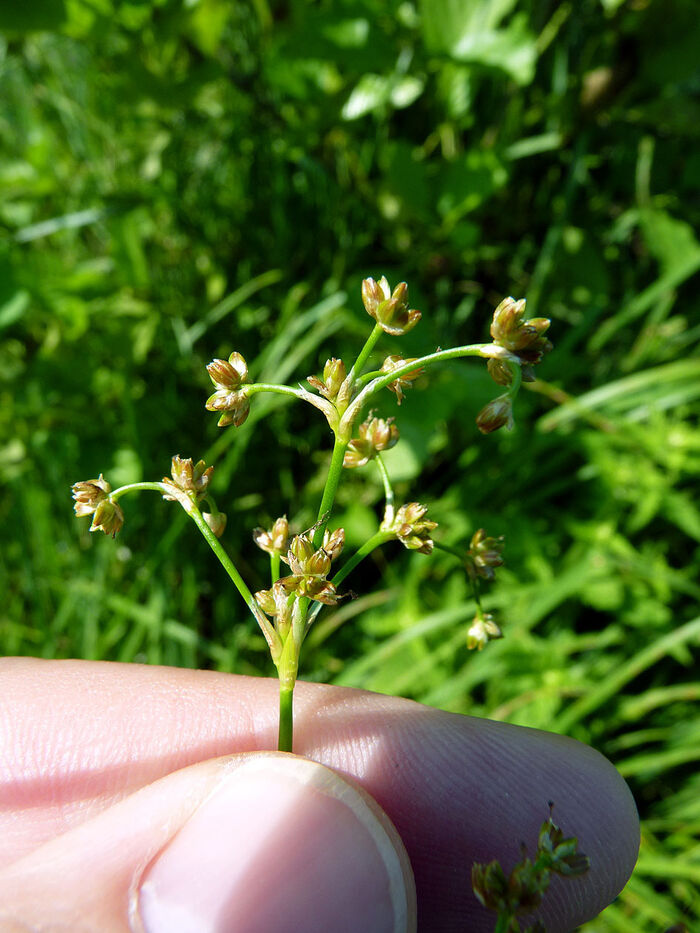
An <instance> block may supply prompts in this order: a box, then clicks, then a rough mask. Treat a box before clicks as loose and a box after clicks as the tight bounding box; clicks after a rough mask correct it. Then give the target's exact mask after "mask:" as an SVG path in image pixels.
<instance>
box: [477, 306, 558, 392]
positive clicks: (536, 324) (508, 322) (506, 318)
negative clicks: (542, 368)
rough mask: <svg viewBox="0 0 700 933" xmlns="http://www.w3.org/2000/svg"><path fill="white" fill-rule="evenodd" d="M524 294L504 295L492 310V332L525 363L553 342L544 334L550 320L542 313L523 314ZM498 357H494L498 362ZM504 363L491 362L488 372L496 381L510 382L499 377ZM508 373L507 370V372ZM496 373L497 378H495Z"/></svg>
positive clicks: (502, 375) (534, 360)
mask: <svg viewBox="0 0 700 933" xmlns="http://www.w3.org/2000/svg"><path fill="white" fill-rule="evenodd" d="M525 304H526V301H525V299H524V298H521V299H520V300H519V301H516V300H515V299H514V298H504V299H503V301H502V302H501V303H500V304H499V306H498V307H497V308H496V310H495V311H494V313H493V320H492V322H491V336H492V337H493V340H494V343H496V344H498V346H501V347H504V349H506V350H508V351H509V352H510V353H515V354H516V355H517V356H519V357H520V359H521V360H522V361H523V362H525V363H539V361H540V360H541V359H542V357H543V356H544V354H545V353H549V351H550V350H551V349H552V344H551V343H550V341H549V340H548V339H547V338H546V337H545V336H544V334H545V332H546V331H547V329H548V328H549V325H550V321H549V320H548V319H547V318H544V317H533V318H530V320H524V318H525ZM497 362H498V361H494V363H496V364H497ZM506 369H507V367H503V366H499V365H490V366H489V372H490V373H491V375H492V376H493V378H494V379H495V380H496V382H498V383H499V385H509V384H510V379H508V382H504V381H502V380H503V379H505V378H506V375H505V370H506ZM508 375H510V374H508ZM497 377H498V378H497Z"/></svg>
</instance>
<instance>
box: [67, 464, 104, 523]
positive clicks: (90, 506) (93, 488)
mask: <svg viewBox="0 0 700 933" xmlns="http://www.w3.org/2000/svg"><path fill="white" fill-rule="evenodd" d="M111 491H112V487H111V486H110V485H109V483H108V482H107V480H106V479H105V478H104V477H103V476H102V474H101V473H100V475H99V478H98V479H89V480H87V481H85V482H81V483H74V484H73V488H72V492H73V498H74V499H75V504H74V505H73V508H74V510H75V514H76V515H77V516H79V517H80V516H83V515H92V514H93V513H94V511H95V509H96V508H97V506H98V505H99V504H100V502H102V501H103V500H104V499H106V498H107V497H108V496H109V494H110V492H111Z"/></svg>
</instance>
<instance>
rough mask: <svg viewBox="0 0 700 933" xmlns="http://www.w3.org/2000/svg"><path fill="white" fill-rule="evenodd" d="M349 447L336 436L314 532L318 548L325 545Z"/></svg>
mask: <svg viewBox="0 0 700 933" xmlns="http://www.w3.org/2000/svg"><path fill="white" fill-rule="evenodd" d="M347 446H348V441H344V440H341V438H340V437H339V436H338V435H337V434H336V436H335V443H334V444H333V453H332V454H331V462H330V466H329V467H328V476H326V485H325V487H324V489H323V496H322V497H321V505H320V506H319V508H318V518H317V522H318V527H317V528H316V531H315V532H314V542H313V543H314V547H316V548H318V547H320V546H321V545H322V544H323V533H324V531H325V530H326V525H327V524H328V519H329V517H330V512H331V509H332V508H333V503H334V501H335V494H336V492H337V491H338V484H339V483H340V475H341V473H342V472H343V459H344V457H345V449H346V448H347Z"/></svg>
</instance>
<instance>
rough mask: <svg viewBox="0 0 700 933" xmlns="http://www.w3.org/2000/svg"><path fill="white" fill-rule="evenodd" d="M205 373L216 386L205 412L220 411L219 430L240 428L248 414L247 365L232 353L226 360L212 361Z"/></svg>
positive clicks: (240, 357) (237, 354) (236, 354)
mask: <svg viewBox="0 0 700 933" xmlns="http://www.w3.org/2000/svg"><path fill="white" fill-rule="evenodd" d="M207 372H208V373H209V376H210V378H211V381H212V382H213V383H214V385H215V386H216V392H214V394H213V395H210V396H209V398H208V399H207V401H206V405H205V408H206V409H207V411H220V412H221V413H222V414H221V417H220V418H219V421H218V425H219V427H220V428H224V427H226V425H229V424H233V425H235V426H236V427H237V428H238V427H240V426H241V425H242V424H243V422H244V421H245V420H246V418H247V417H248V413H249V412H250V399H249V398H248V394H247V391H246V389H245V385H246V383H249V382H250V379H249V378H248V365H247V363H246V361H245V360H244V359H243V357H242V356H241V354H240V353H235V352H234V353H232V354H231V355H230V356H229V358H228V361H227V360H212V362H211V363H209V364H208V365H207Z"/></svg>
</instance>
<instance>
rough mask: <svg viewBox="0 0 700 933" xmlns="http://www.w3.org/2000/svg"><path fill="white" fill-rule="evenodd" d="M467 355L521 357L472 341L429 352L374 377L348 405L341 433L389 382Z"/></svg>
mask: <svg viewBox="0 0 700 933" xmlns="http://www.w3.org/2000/svg"><path fill="white" fill-rule="evenodd" d="M465 356H479V357H482V358H485V359H490V358H495V359H501V360H506V361H507V362H511V363H517V364H518V365H519V364H520V359H519V357H517V356H515V354H513V353H509V352H508V350H504V349H503V347H499V346H497V345H496V344H493V343H472V344H467V345H465V346H463V347H451V348H450V349H449V350H437V351H436V352H435V353H429V354H428V355H427V356H420V357H418V358H416V359H415V360H412V361H411V362H410V363H405V364H404V365H403V366H399V367H397V368H396V369H394V370H392V371H391V372H390V373H386V374H384V373H383V374H382V375H381V376H377V377H376V379H372V381H371V382H368V383H367V385H366V386H365V387H364V388H363V389H362V391H361V392H360V393H359V395H357V396H356V397H355V398H354V399H353V401H352V403H351V404H350V405H349V406H348V408H347V411H346V412H345V414H344V415H343V417H342V418H341V419H340V433H345V432H351V431H352V425H353V423H354V421H355V419H356V418H357V416H358V414H359V413H360V411H361V410H362V408H363V406H364V405H365V404H366V403H367V402H368V401H369V399H370V398H371V397H372V395H374V393H375V392H379V391H380V389H384V388H385V387H386V386H388V385H389V383H391V382H394V381H395V380H396V379H400V378H401V377H402V376H405V375H407V374H408V373H413V372H415V371H416V370H417V369H425V368H426V367H428V366H434V365H435V364H436V363H442V362H444V361H446V360H457V359H460V358H462V357H465Z"/></svg>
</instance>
